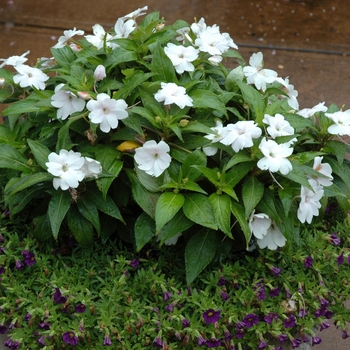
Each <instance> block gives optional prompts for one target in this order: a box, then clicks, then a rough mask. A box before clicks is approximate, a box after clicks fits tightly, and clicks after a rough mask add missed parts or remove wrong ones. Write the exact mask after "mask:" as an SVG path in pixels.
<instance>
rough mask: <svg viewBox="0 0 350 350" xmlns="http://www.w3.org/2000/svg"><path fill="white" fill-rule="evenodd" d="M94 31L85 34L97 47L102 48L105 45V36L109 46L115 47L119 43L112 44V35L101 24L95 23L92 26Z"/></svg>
mask: <svg viewBox="0 0 350 350" xmlns="http://www.w3.org/2000/svg"><path fill="white" fill-rule="evenodd" d="M92 32H93V33H94V35H85V39H86V40H87V41H88V42H89V43H91V44H92V45H94V46H95V47H96V48H97V49H101V48H102V47H103V45H104V41H105V37H106V46H108V47H112V46H113V47H115V46H117V45H111V43H108V41H109V40H111V39H112V36H111V35H110V34H108V33H106V31H105V30H104V29H103V27H102V26H101V25H100V24H95V25H94V26H93V27H92Z"/></svg>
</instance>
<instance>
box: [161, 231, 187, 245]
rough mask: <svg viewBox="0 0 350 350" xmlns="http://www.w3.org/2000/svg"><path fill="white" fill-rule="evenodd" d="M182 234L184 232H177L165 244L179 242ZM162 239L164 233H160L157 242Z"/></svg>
mask: <svg viewBox="0 0 350 350" xmlns="http://www.w3.org/2000/svg"><path fill="white" fill-rule="evenodd" d="M181 236H182V232H180V233H178V234H176V235H175V236H173V237H171V238H169V239H167V240H166V241H165V242H164V244H165V245H175V244H176V243H177V241H178V239H179V237H181ZM161 239H162V234H161V233H160V234H159V235H158V237H157V242H159V241H160V240H161Z"/></svg>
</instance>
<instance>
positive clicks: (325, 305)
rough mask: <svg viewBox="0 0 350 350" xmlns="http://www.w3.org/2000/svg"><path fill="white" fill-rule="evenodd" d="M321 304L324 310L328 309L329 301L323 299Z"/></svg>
mask: <svg viewBox="0 0 350 350" xmlns="http://www.w3.org/2000/svg"><path fill="white" fill-rule="evenodd" d="M320 303H321V306H322V307H323V308H326V307H327V306H328V305H329V301H328V300H327V299H325V298H321V299H320Z"/></svg>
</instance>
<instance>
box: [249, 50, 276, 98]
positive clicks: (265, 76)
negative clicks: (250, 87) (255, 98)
mask: <svg viewBox="0 0 350 350" xmlns="http://www.w3.org/2000/svg"><path fill="white" fill-rule="evenodd" d="M249 64H250V66H246V67H244V68H243V72H244V75H245V76H246V78H247V83H248V84H254V85H255V86H256V88H257V89H258V90H262V91H263V92H265V91H266V84H268V83H273V82H274V81H276V80H277V73H276V72H275V71H274V70H272V69H264V61H263V54H262V53H261V52H258V53H253V55H252V56H251V57H250V59H249Z"/></svg>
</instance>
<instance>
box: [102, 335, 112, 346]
mask: <svg viewBox="0 0 350 350" xmlns="http://www.w3.org/2000/svg"><path fill="white" fill-rule="evenodd" d="M111 345H112V341H111V338H110V337H109V335H108V334H106V335H105V338H104V340H103V346H111Z"/></svg>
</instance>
